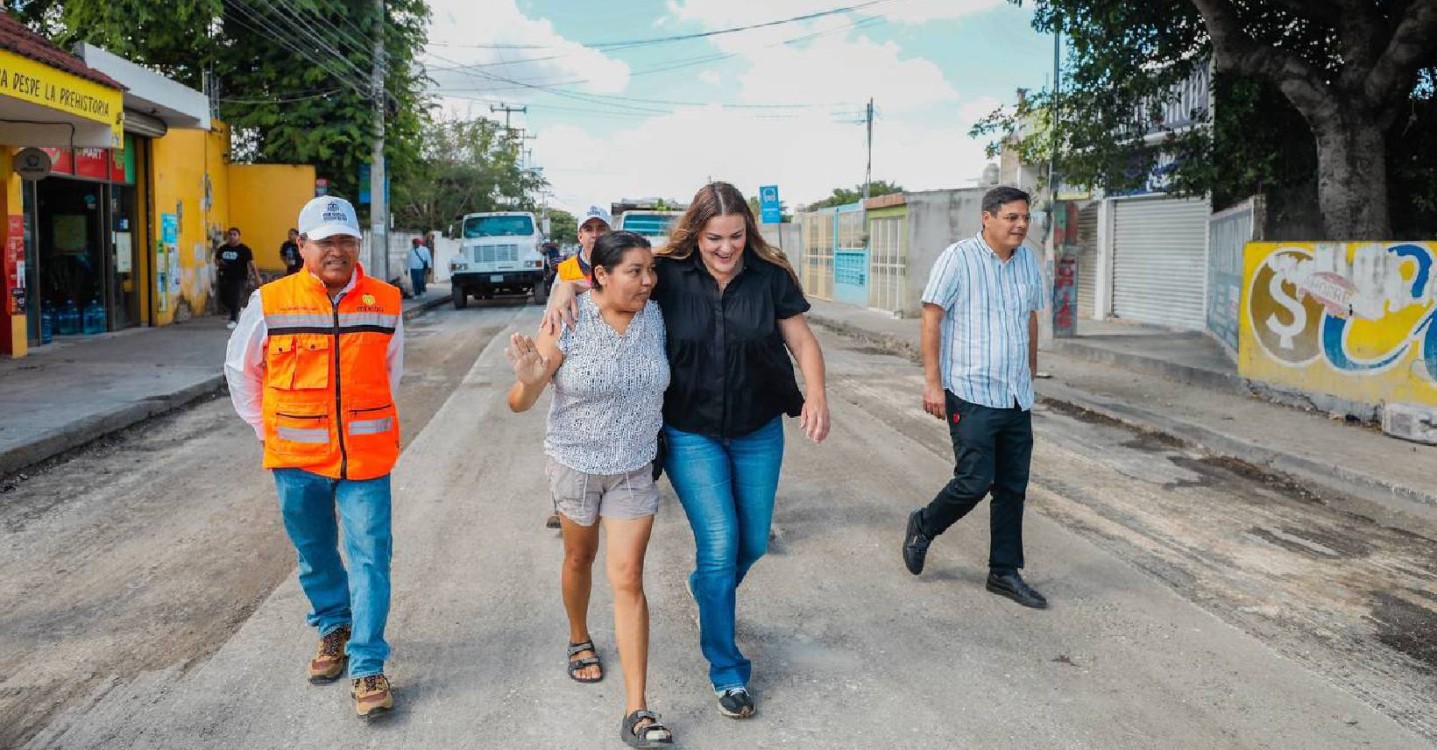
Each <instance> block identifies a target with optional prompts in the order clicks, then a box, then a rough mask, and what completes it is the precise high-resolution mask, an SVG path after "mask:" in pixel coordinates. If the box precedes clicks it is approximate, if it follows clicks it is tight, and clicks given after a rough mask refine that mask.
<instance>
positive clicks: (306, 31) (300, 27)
mask: <svg viewBox="0 0 1437 750" xmlns="http://www.w3.org/2000/svg"><path fill="white" fill-rule="evenodd" d="M232 2H234V3H235V4H236V5H239V6H245V7H248V8H249V9H250V10H251V11H252V12H253V13H255V14H256V15H258V16H261V17H263V16H265V14H264V13H263V12H261V11H260V10H259V9H257V8H255V7H254V6H251V5H249V3H248V0H232ZM271 2H274V3H276V4H278V5H280V7H281V8H283V9H284V10H287V11H289V13H290V14H291V17H290V18H289V19H288V21H289V23H290V25H291V26H292V27H293V28H295V30H297V31H298V32H299V33H300V34H301V35H302V37H301V39H300V40H299V41H313V42H315V43H317V44H319V46H320V51H321V52H324V53H328V54H329V55H330V56H331V57H333V58H334V59H335V60H337V61H338V62H339V64H340V65H342V66H344V67H345V68H347V69H349V70H351V71H353V72H354V74H355V75H357V76H359V77H360V78H364V77H367V76H368V75H369V71H366V70H364V69H363V68H361V67H359V66H358V65H356V64H355V63H354V62H352V61H351V60H350V59H349V56H348V55H346V54H344V53H342V52H340V51H339V50H338V49H337V48H336V47H334V46H332V45H331V44H329V42H330V39H329V38H328V37H326V36H324V35H323V34H321V33H320V32H319V31H318V30H317V29H315V28H314V26H312V25H311V24H310V23H309V21H308V20H306V19H305V18H304V16H303V14H302V13H301V12H300V10H299V9H298V8H297V7H295V6H294V5H293V4H292V3H291V2H289V0H271ZM321 20H322V19H321ZM281 23H282V22H279V21H276V22H275V29H276V30H275V33H276V34H279V33H281V32H280V29H282V28H283V26H281V25H280V24H281Z"/></svg>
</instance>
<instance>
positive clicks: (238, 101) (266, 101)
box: [220, 89, 341, 104]
mask: <svg viewBox="0 0 1437 750" xmlns="http://www.w3.org/2000/svg"><path fill="white" fill-rule="evenodd" d="M340 91H341V89H327V90H325V91H316V92H315V93H313V94H306V95H304V96H293V95H291V94H285V95H284V96H287V97H290V98H282V99H223V98H222V99H220V101H221V102H224V103H225V104H291V103H293V102H307V101H309V100H311V99H323V98H324V97H326V96H333V95H335V94H337V93H339V92H340Z"/></svg>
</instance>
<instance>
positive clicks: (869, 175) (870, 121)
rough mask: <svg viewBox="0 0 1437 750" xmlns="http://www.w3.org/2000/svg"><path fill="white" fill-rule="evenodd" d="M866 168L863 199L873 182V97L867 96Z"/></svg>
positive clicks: (865, 199)
mask: <svg viewBox="0 0 1437 750" xmlns="http://www.w3.org/2000/svg"><path fill="white" fill-rule="evenodd" d="M867 119H868V168H867V169H865V170H863V200H864V201H865V202H866V201H867V200H868V184H869V183H871V182H873V97H871V96H870V97H868V118H867Z"/></svg>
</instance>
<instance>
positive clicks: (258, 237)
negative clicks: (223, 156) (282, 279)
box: [229, 164, 314, 272]
mask: <svg viewBox="0 0 1437 750" xmlns="http://www.w3.org/2000/svg"><path fill="white" fill-rule="evenodd" d="M229 191H230V195H231V196H233V199H232V200H231V201H230V204H229V209H230V210H229V217H230V224H231V225H232V226H236V227H239V230H240V236H241V238H242V239H243V241H244V243H245V244H246V245H249V246H250V249H251V250H254V262H255V265H257V266H259V269H260V270H261V271H274V272H278V271H283V270H284V262H283V261H281V260H280V258H279V246H280V245H281V244H283V243H284V241H285V239H286V238H287V237H288V235H289V229H290V227H293V226H294V225H295V223H296V222H297V221H298V220H299V209H300V208H303V207H304V204H305V202H306V201H308V200H309V199H310V198H313V197H314V167H313V166H310V165H307V164H306V165H297V164H231V165H230V167H229Z"/></svg>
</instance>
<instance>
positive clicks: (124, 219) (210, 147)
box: [0, 13, 315, 357]
mask: <svg viewBox="0 0 1437 750" xmlns="http://www.w3.org/2000/svg"><path fill="white" fill-rule="evenodd" d="M229 146H230V137H229V130H228V128H227V127H225V126H224V125H223V124H222V123H219V122H217V121H212V120H211V117H210V102H209V100H208V97H206V96H205V95H204V94H202V93H200V92H198V91H195V90H193V89H190V88H188V87H185V86H183V85H181V84H179V83H177V82H175V81H172V80H169V79H167V78H165V77H164V76H161V75H158V74H156V73H154V72H152V71H150V70H147V69H145V68H143V67H140V66H138V65H135V64H133V63H130V62H128V61H126V60H124V59H122V58H119V57H116V56H115V55H112V54H110V53H108V52H106V51H105V50H103V49H100V48H98V47H94V46H91V45H88V44H82V45H79V46H78V47H77V48H76V51H75V54H71V53H69V52H65V51H63V50H61V49H59V48H57V47H55V46H53V45H51V44H50V43H49V42H48V41H46V40H45V39H44V38H42V37H40V36H39V35H37V34H35V33H34V32H32V31H30V30H29V29H27V28H26V27H24V26H23V25H22V24H20V23H18V22H16V21H15V20H13V19H11V18H10V17H9V16H7V15H5V14H3V13H0V187H3V190H0V204H3V205H4V206H5V209H6V214H7V216H8V217H9V221H8V222H7V224H6V228H5V229H6V232H7V234H6V244H5V249H6V252H5V258H6V259H7V264H6V266H5V270H6V273H7V278H8V279H9V282H8V283H9V284H10V287H9V289H7V294H6V300H5V302H6V308H5V313H6V315H5V316H4V317H3V318H0V332H3V333H0V353H3V354H6V355H9V356H14V357H19V356H24V355H25V353H26V351H27V350H28V348H29V347H33V346H37V345H43V344H44V343H46V342H48V341H50V340H52V339H53V337H55V336H69V335H85V334H87V333H97V332H102V331H113V330H119V329H123V328H127V327H132V326H155V325H167V324H169V323H172V322H175V321H177V320H184V319H186V318H189V317H193V316H197V315H204V314H207V313H208V312H210V311H211V309H212V307H213V304H212V302H211V299H210V298H211V296H212V290H213V283H214V277H215V272H214V260H213V249H214V247H215V246H216V245H218V244H219V243H220V242H221V238H222V237H223V234H224V231H225V230H226V229H228V228H229V227H230V226H238V227H240V228H241V230H242V232H243V241H244V242H245V243H246V244H248V245H249V246H250V247H251V248H253V249H254V251H255V260H256V263H257V265H259V267H260V269H261V271H275V272H277V271H279V270H280V269H282V267H283V264H282V263H281V262H280V260H279V247H280V244H281V243H282V242H283V241H284V240H285V238H286V233H287V230H288V229H289V227H290V226H291V225H292V224H293V222H294V217H295V216H296V214H297V213H298V211H299V207H300V206H301V205H302V204H303V203H304V201H305V200H307V199H308V198H309V197H311V196H312V195H313V194H314V186H315V179H314V178H315V174H314V168H313V167H311V166H294V165H241V164H231V163H230V162H229ZM35 147H38V148H41V149H43V151H44V152H45V154H44V155H41V154H39V152H37V151H35V150H34V148H35ZM27 148H28V149H29V150H26V149H27ZM45 157H48V159H46V158H45ZM17 159H20V160H21V161H22V162H23V164H21V165H19V167H16V168H12V166H13V163H14V162H15V161H16V160H17ZM20 172H25V173H26V174H27V175H28V176H27V177H26V178H24V179H22V178H21V176H20V174H19V173H20Z"/></svg>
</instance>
